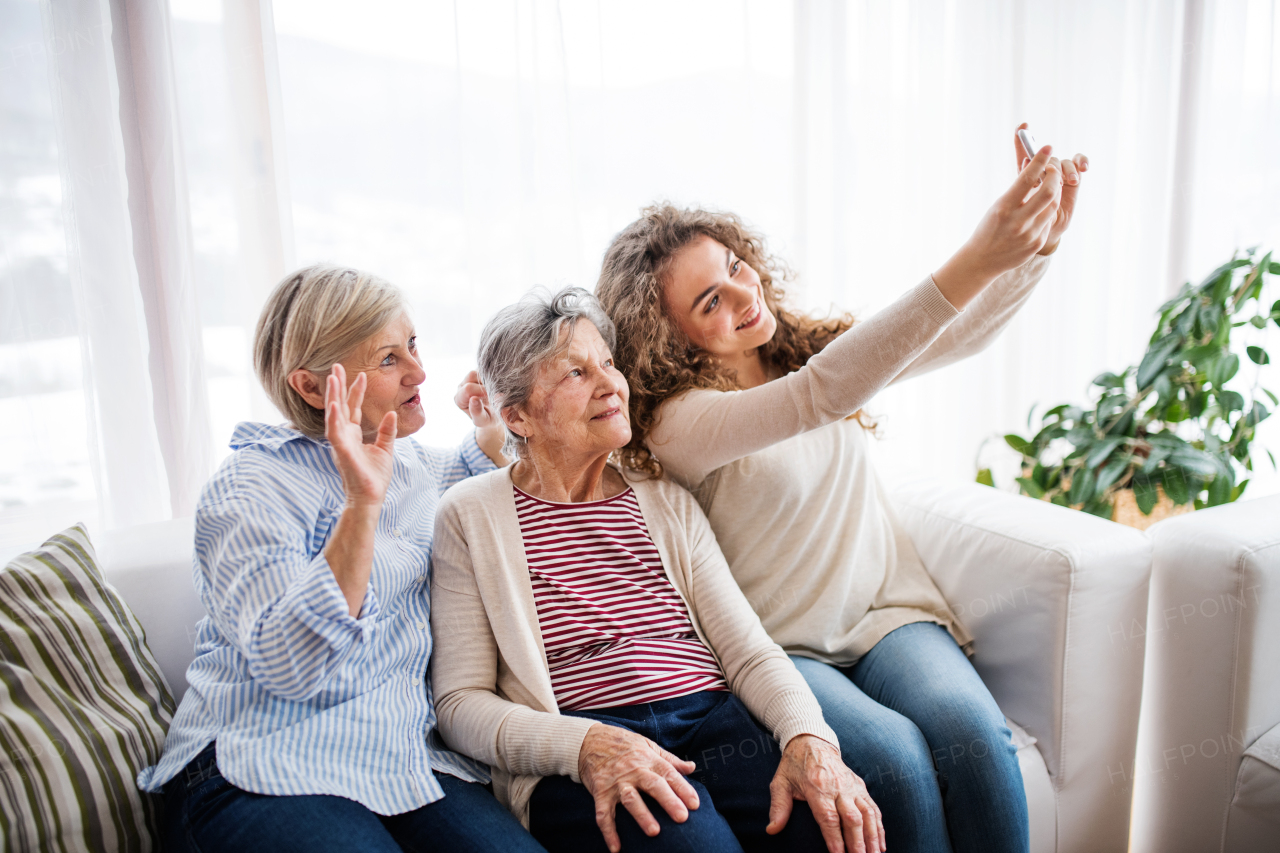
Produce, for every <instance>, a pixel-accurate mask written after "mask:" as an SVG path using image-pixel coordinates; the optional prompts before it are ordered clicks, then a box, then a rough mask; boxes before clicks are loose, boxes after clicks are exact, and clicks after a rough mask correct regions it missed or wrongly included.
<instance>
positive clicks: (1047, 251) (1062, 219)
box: [1013, 121, 1089, 255]
mask: <svg viewBox="0 0 1280 853" xmlns="http://www.w3.org/2000/svg"><path fill="white" fill-rule="evenodd" d="M1026 126H1027V123H1026V122H1025V121H1024V122H1023V123H1022V124H1020V125H1018V129H1019V130H1022V129H1024V128H1026ZM1013 147H1014V148H1015V149H1016V150H1017V156H1018V161H1017V162H1018V171H1022V170H1023V169H1025V168H1026V167H1027V164H1029V163H1030V162H1031V158H1030V157H1027V156H1026V152H1024V151H1023V150H1022V143H1021V142H1018V141H1017V138H1016V134H1015V139H1014V144H1013ZM1050 162H1053V163H1057V164H1058V167H1059V168H1060V169H1061V170H1062V200H1061V203H1060V204H1059V205H1058V215H1057V218H1056V219H1055V220H1054V222H1053V225H1052V226H1051V227H1050V228H1049V237H1048V239H1047V240H1046V241H1045V245H1044V248H1042V249H1041V250H1040V254H1041V255H1052V254H1053V253H1054V251H1055V250H1057V248H1058V243H1060V242H1061V241H1062V235H1063V234H1065V233H1066V231H1067V228H1068V227H1070V225H1071V216H1072V214H1074V213H1075V210H1076V195H1077V194H1078V193H1079V192H1080V182H1081V181H1082V180H1083V179H1084V173H1085V172H1087V171H1089V158H1088V157H1086V156H1085V155H1083V154H1077V155H1076V156H1074V157H1072V158H1071V159H1070V160H1061V161H1059V160H1058V159H1057V158H1056V157H1054V158H1051V159H1050Z"/></svg>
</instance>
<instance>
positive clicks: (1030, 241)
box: [933, 145, 1062, 310]
mask: <svg viewBox="0 0 1280 853" xmlns="http://www.w3.org/2000/svg"><path fill="white" fill-rule="evenodd" d="M1052 153H1053V149H1052V147H1051V146H1048V145H1046V146H1044V147H1043V148H1041V149H1040V150H1039V151H1038V152H1037V153H1036V156H1035V157H1033V158H1032V159H1031V161H1030V162H1028V163H1027V165H1026V166H1025V167H1024V168H1023V169H1022V171H1021V172H1020V173H1019V174H1018V177H1017V179H1016V180H1014V182H1013V186H1011V187H1009V189H1008V190H1006V191H1005V193H1004V194H1003V195H1001V196H1000V198H998V199H996V203H995V204H993V205H992V206H991V209H990V210H988V211H987V213H986V215H985V216H983V217H982V221H981V222H979V223H978V227H977V228H976V229H975V230H974V232H973V236H972V237H970V238H969V239H968V241H967V242H966V243H965V244H964V245H963V246H961V247H960V251H958V252H956V253H955V254H954V255H952V256H951V258H950V259H949V260H948V261H947V262H946V263H945V264H943V265H942V267H941V268H939V269H938V271H937V272H935V273H934V274H933V280H934V283H935V284H936V285H937V286H938V290H940V291H941V292H942V295H943V296H945V297H946V298H947V301H949V302H950V303H951V304H952V305H953V306H955V307H956V308H957V309H961V310H963V309H964V307H965V305H967V304H968V303H969V302H970V301H972V300H973V298H974V297H976V296H977V295H978V294H979V293H981V292H982V290H983V289H984V288H985V287H986V286H987V285H988V284H990V283H991V282H993V281H995V279H996V278H997V277H998V276H1000V274H1002V273H1005V272H1008V271H1009V270H1012V269H1017V268H1018V267H1020V266H1022V265H1023V264H1025V263H1026V262H1027V261H1029V260H1031V257H1032V256H1033V255H1035V254H1036V253H1037V252H1040V251H1042V250H1043V249H1044V248H1045V246H1046V245H1047V244H1048V241H1049V235H1050V231H1051V229H1052V228H1053V225H1054V223H1055V222H1056V221H1057V219H1058V208H1059V206H1060V205H1061V201H1062V167H1061V166H1060V165H1059V163H1058V161H1057V160H1056V159H1054V158H1053V157H1051V156H1050V155H1051V154H1052Z"/></svg>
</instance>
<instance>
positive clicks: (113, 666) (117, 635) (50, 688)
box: [0, 525, 173, 851]
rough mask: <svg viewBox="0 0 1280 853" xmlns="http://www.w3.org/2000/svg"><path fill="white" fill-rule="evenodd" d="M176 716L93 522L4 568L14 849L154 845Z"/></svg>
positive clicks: (1, 733)
mask: <svg viewBox="0 0 1280 853" xmlns="http://www.w3.org/2000/svg"><path fill="white" fill-rule="evenodd" d="M172 717H173V696H172V695H171V694H170V692H169V687H168V685H167V684H165V681H164V676H163V675H161V674H160V667H159V666H157V665H156V661H155V658H154V657H152V655H151V650H150V649H148V648H147V644H146V640H145V638H144V636H143V633H142V626H141V625H140V624H139V623H138V620H137V619H136V618H134V615H133V614H132V613H131V612H129V608H128V607H127V606H126V605H125V603H124V600H123V599H121V598H120V595H119V594H118V593H117V592H116V591H115V590H114V589H113V588H112V587H111V586H110V585H109V584H107V582H106V581H105V580H103V577H102V573H101V572H100V571H99V570H98V566H97V557H96V555H95V554H94V551H93V546H92V545H90V544H89V536H88V534H87V533H86V532H85V529H84V527H83V526H82V525H76V526H75V527H72V528H70V529H69V530H66V531H64V532H62V533H60V534H58V535H57V536H54V537H53V538H52V539H50V540H49V541H48V542H46V543H44V545H43V546H42V547H41V548H40V549H39V550H36V551H32V552H30V553H27V554H23V555H21V556H20V557H17V558H15V559H14V560H13V562H11V563H9V565H7V566H5V567H4V570H3V571H0V747H3V749H4V759H3V762H0V807H2V808H0V840H2V841H3V844H2V845H0V846H3V847H4V849H6V850H95V851H97V850H101V851H114V850H138V851H147V850H152V849H154V848H156V847H157V846H158V844H157V843H156V841H155V839H156V838H157V835H156V825H157V818H158V811H159V804H160V800H159V798H158V797H156V796H154V795H151V794H145V793H143V792H141V791H139V790H138V787H137V785H136V784H135V782H134V780H135V779H136V778H137V775H138V771H140V770H141V769H142V768H144V767H146V766H148V765H150V764H155V763H156V761H157V760H159V758H160V752H161V749H162V748H163V746H164V735H165V731H166V730H167V729H168V726H169V720H170V719H171V718H172Z"/></svg>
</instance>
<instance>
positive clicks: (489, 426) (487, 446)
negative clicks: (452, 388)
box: [453, 370, 507, 467]
mask: <svg viewBox="0 0 1280 853" xmlns="http://www.w3.org/2000/svg"><path fill="white" fill-rule="evenodd" d="M453 402H454V404H456V405H457V407H458V408H459V409H462V411H464V412H465V413H466V414H467V417H469V418H471V423H473V424H475V427H476V444H478V445H480V449H481V450H483V451H484V454H485V456H488V457H489V458H490V459H492V460H493V464H494V465H497V466H499V467H501V466H503V465H506V464H507V458H506V457H505V456H503V455H502V445H503V442H505V441H506V438H507V433H506V428H505V427H503V425H502V419H501V418H499V417H498V416H497V415H495V414H494V413H493V409H492V408H490V406H489V392H488V391H486V390H485V389H484V385H483V383H481V382H480V374H479V373H477V372H475V371H474V370H473V371H471V372H470V373H468V374H467V375H466V376H464V377H463V378H462V381H461V382H459V383H458V390H457V392H455V393H454V395H453Z"/></svg>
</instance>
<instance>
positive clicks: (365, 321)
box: [253, 264, 405, 438]
mask: <svg viewBox="0 0 1280 853" xmlns="http://www.w3.org/2000/svg"><path fill="white" fill-rule="evenodd" d="M404 312H405V300H404V294H402V293H401V292H400V290H399V289H398V288H397V287H396V286H395V285H393V284H391V282H389V281H386V280H385V279H381V278H379V277H378V276H376V275H373V274H372V273H367V272H364V271H363V270H357V269H352V268H350V267H339V266H333V265H330V264H315V265H314V266H309V267H303V268H302V269H300V270H298V271H296V272H294V273H291V274H289V275H287V276H285V277H284V279H283V280H281V282H280V283H279V284H277V285H276V289H275V290H273V291H272V292H271V296H270V297H268V298H267V304H266V305H265V306H263V308H262V316H261V317H259V318H258V328H257V330H256V331H255V332H254V336H253V367H254V370H255V371H257V373H258V380H259V381H260V382H262V387H263V389H264V390H265V391H266V392H267V396H268V397H270V398H271V402H273V403H275V404H276V408H278V409H279V410H280V411H281V413H283V414H284V416H285V417H286V418H288V419H289V423H290V424H291V425H292V426H293V427H294V428H295V429H297V430H298V431H299V432H302V433H304V434H306V435H309V436H311V437H312V438H323V437H324V410H323V409H317V408H315V407H314V406H312V405H311V404H310V403H308V402H307V401H306V400H304V399H303V398H302V395H301V394H299V393H298V392H297V391H295V390H294V389H293V387H292V386H291V385H290V384H289V374H291V373H293V372H294V371H295V370H300V369H301V370H309V371H311V372H312V373H314V374H315V375H316V377H317V378H319V379H321V380H323V379H325V378H326V377H328V375H329V370H330V369H331V368H332V367H333V364H334V363H335V362H338V361H342V359H344V358H346V357H347V356H348V355H349V354H350V353H351V352H353V351H354V350H355V349H356V348H357V347H358V346H360V345H361V344H363V343H364V342H365V341H367V340H369V339H370V338H372V337H373V336H374V335H376V334H377V333H378V332H380V331H382V330H383V329H384V328H386V327H387V325H388V324H389V323H391V322H392V321H393V320H395V319H396V318H397V317H399V316H400V315H401V314H403V313H404Z"/></svg>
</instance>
